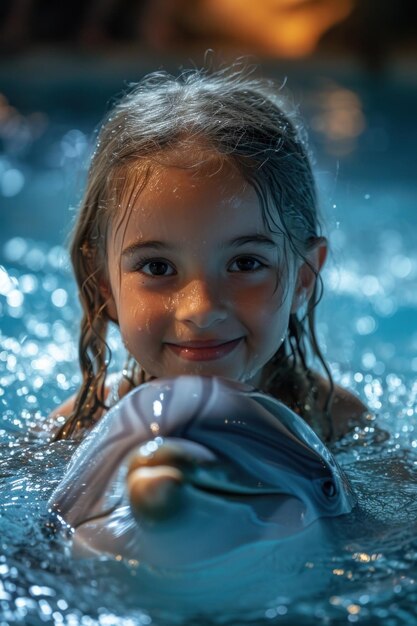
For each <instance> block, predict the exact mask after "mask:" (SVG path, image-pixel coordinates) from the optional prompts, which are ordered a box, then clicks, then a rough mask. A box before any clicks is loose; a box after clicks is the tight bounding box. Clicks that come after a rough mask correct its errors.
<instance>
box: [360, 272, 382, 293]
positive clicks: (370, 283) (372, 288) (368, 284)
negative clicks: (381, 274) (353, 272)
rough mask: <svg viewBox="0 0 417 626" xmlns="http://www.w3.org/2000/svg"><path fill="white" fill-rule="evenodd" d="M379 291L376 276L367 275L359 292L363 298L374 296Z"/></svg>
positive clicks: (379, 287)
mask: <svg viewBox="0 0 417 626" xmlns="http://www.w3.org/2000/svg"><path fill="white" fill-rule="evenodd" d="M380 289H381V286H380V283H379V280H378V278H377V277H376V276H372V275H370V274H367V275H366V276H364V277H363V279H362V284H361V290H362V293H363V294H364V295H365V296H368V297H369V296H375V295H376V294H377V293H378V292H379V291H380Z"/></svg>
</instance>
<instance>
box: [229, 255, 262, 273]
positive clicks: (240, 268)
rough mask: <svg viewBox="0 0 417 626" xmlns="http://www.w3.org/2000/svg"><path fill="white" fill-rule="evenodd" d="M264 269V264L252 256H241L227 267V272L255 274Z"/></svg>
mask: <svg viewBox="0 0 417 626" xmlns="http://www.w3.org/2000/svg"><path fill="white" fill-rule="evenodd" d="M263 267H265V264H264V263H261V261H258V259H255V258H254V257H252V256H241V257H239V258H238V259H235V260H234V261H233V262H232V263H231V265H230V266H229V272H256V271H257V270H260V269H262V268H263Z"/></svg>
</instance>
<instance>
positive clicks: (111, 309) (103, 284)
mask: <svg viewBox="0 0 417 626" xmlns="http://www.w3.org/2000/svg"><path fill="white" fill-rule="evenodd" d="M99 286H100V293H101V296H102V298H103V300H104V302H105V305H106V306H105V309H104V310H105V312H106V314H107V317H108V318H109V320H111V321H112V322H114V323H115V324H118V323H119V321H118V315H117V307H116V303H115V301H114V298H113V293H112V290H111V287H110V285H109V283H108V282H107V280H104V279H103V280H100V282H99Z"/></svg>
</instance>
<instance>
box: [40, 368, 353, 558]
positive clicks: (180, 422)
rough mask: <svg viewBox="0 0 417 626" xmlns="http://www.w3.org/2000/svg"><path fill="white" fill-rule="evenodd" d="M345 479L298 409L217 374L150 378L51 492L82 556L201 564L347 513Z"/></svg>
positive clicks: (54, 508)
mask: <svg viewBox="0 0 417 626" xmlns="http://www.w3.org/2000/svg"><path fill="white" fill-rule="evenodd" d="M355 504H356V500H355V496H354V493H353V491H352V489H351V487H350V484H349V482H348V479H347V477H346V476H345V474H344V473H343V471H342V470H341V468H340V467H339V465H338V463H337V461H336V460H335V459H334V457H333V456H332V454H331V453H330V451H329V450H328V449H327V448H326V446H325V445H324V444H323V442H322V441H321V440H320V439H319V437H318V436H317V435H316V434H315V433H314V431H313V430H312V429H311V428H310V427H309V426H308V425H307V424H306V423H305V422H304V420H302V419H301V418H300V417H299V416H298V415H296V414H295V413H294V412H292V411H291V410H290V409H289V408H287V407H286V406H285V405H283V404H282V403H281V402H279V401H277V400H276V399H274V398H272V397H271V396H268V395H266V394H263V393H260V392H259V391H257V390H255V389H253V388H252V387H249V386H247V385H244V384H241V383H236V382H232V381H229V380H225V379H221V378H216V377H203V376H179V377H178V378H173V379H157V380H152V381H150V382H147V383H144V384H142V385H141V386H140V387H138V388H136V389H134V390H133V391H131V392H130V393H129V394H128V395H127V396H125V397H124V398H123V399H122V400H120V401H119V402H118V403H117V404H116V405H115V406H114V407H113V408H111V409H110V410H109V411H108V412H107V413H106V414H105V416H104V417H103V418H102V419H101V420H100V421H99V422H98V424H97V425H96V426H95V427H94V428H93V429H92V430H91V431H90V433H89V434H88V435H87V437H86V438H85V439H84V441H83V442H82V443H81V444H80V445H79V447H78V448H77V450H76V452H75V453H74V455H73V457H72V459H71V461H70V463H69V465H68V467H67V470H66V472H65V475H64V477H63V479H62V481H61V482H60V484H59V485H58V487H57V488H56V489H55V491H54V492H53V494H52V497H51V499H50V514H51V520H53V523H54V525H55V527H56V526H58V527H60V528H61V529H63V528H65V529H67V531H68V534H69V536H70V538H71V546H72V553H73V555H74V556H75V557H82V558H84V557H94V556H100V557H103V556H106V557H109V558H116V559H118V560H120V559H127V560H129V561H137V562H141V563H147V564H148V565H150V566H152V567H160V568H170V567H171V568H173V567H175V568H178V567H187V566H194V565H195V564H196V563H201V562H204V561H207V560H210V559H213V558H215V557H218V556H219V555H224V554H227V553H230V552H232V551H234V550H237V549H239V547H241V546H243V545H251V544H254V543H257V542H268V541H269V542H270V541H280V542H285V541H287V542H288V541H289V540H290V539H291V538H294V537H295V541H297V537H299V536H300V535H301V534H302V533H303V532H305V531H306V529H308V527H310V526H311V525H313V524H314V523H315V522H316V521H317V520H320V519H324V518H334V517H337V516H340V515H344V514H347V513H350V512H351V511H352V509H353V508H354V506H355Z"/></svg>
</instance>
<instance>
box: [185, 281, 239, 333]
mask: <svg viewBox="0 0 417 626" xmlns="http://www.w3.org/2000/svg"><path fill="white" fill-rule="evenodd" d="M226 317H227V310H226V306H225V304H224V302H222V298H221V294H220V289H219V287H218V286H215V285H211V286H210V285H208V283H207V282H206V281H203V280H193V281H191V282H190V283H188V285H187V286H186V287H185V288H184V289H183V290H182V291H181V292H180V293H179V294H178V304H177V309H176V318H177V320H178V321H180V322H190V323H192V324H194V325H195V326H197V327H198V328H209V327H210V326H212V325H213V324H215V323H217V322H221V321H222V320H224V319H226Z"/></svg>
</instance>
